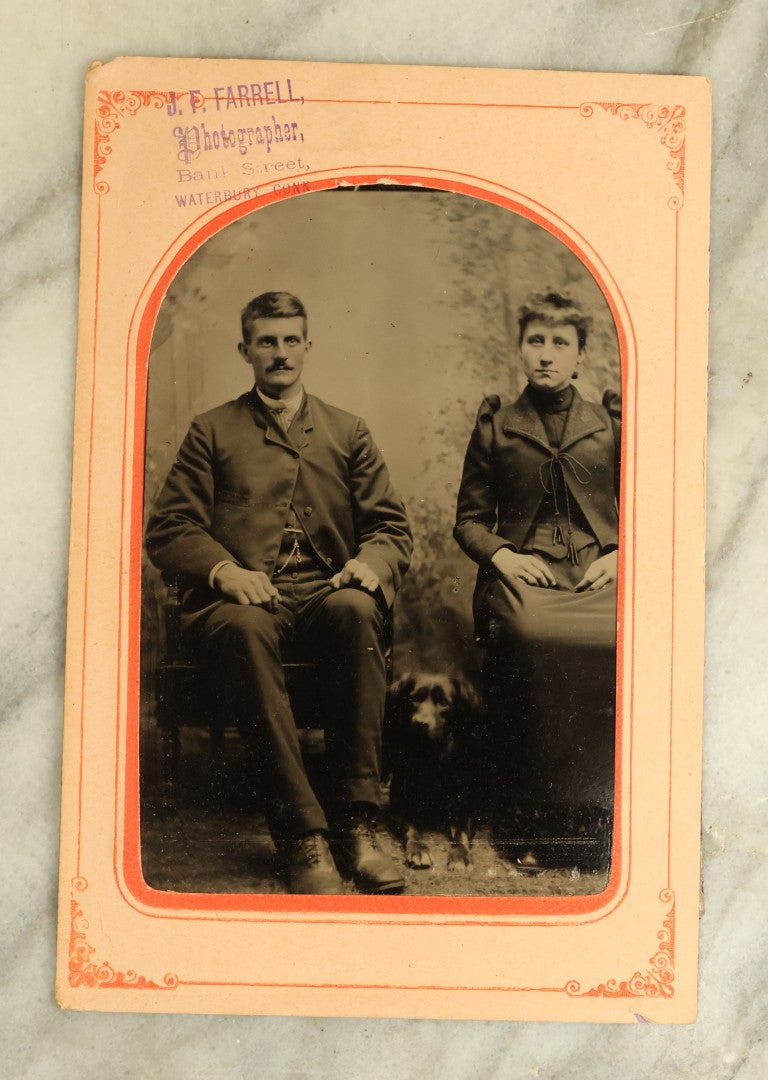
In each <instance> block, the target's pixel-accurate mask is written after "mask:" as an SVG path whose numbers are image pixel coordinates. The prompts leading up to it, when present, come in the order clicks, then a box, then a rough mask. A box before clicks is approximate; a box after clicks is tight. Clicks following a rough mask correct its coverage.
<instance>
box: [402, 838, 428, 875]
mask: <svg viewBox="0 0 768 1080" xmlns="http://www.w3.org/2000/svg"><path fill="white" fill-rule="evenodd" d="M405 865H406V866H410V867H411V869H412V870H429V869H430V868H431V866H432V856H431V854H430V851H429V847H428V845H427V844H425V843H424V841H423V840H409V841H408V843H407V844H406V845H405Z"/></svg>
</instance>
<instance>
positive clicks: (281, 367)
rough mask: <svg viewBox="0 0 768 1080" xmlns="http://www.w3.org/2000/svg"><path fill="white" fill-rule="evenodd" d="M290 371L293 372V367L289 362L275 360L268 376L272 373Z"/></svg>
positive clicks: (268, 369)
mask: <svg viewBox="0 0 768 1080" xmlns="http://www.w3.org/2000/svg"><path fill="white" fill-rule="evenodd" d="M290 370H291V365H290V364H289V363H288V361H287V360H273V361H272V363H271V364H270V365H269V367H268V368H267V374H269V373H270V371H290Z"/></svg>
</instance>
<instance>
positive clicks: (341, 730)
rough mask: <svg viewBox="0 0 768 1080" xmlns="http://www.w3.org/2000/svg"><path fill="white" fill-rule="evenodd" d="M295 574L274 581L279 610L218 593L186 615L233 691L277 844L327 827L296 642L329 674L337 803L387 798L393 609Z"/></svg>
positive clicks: (205, 656) (327, 705) (196, 640)
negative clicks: (296, 685)
mask: <svg viewBox="0 0 768 1080" xmlns="http://www.w3.org/2000/svg"><path fill="white" fill-rule="evenodd" d="M295 577H296V578H298V580H291V578H289V577H287V576H286V579H285V580H283V579H280V580H275V585H276V587H277V588H278V589H279V592H280V601H279V604H278V608H277V611H276V613H274V614H273V613H272V611H270V610H269V608H267V607H264V606H256V605H241V604H238V603H235V602H233V601H229V600H223V599H221V598H219V599H216V600H214V602H213V603H210V604H208V605H204V606H203V607H202V608H200V609H198V610H197V611H196V612H195V613H194V614H189V615H187V616H185V618H184V624H185V626H186V633H187V637H188V640H189V641H190V643H191V644H193V646H194V647H195V649H196V651H198V652H199V653H200V656H201V660H203V662H204V663H206V664H207V665H208V666H209V669H211V670H212V672H213V677H214V678H217V679H219V680H220V681H221V684H222V690H224V689H225V688H226V694H225V695H223V696H226V698H227V699H228V700H229V701H233V702H234V703H235V708H236V709H237V719H238V726H239V727H240V730H241V733H242V735H243V736H244V738H245V740H246V742H247V744H248V745H249V747H250V749H251V750H252V753H253V755H254V760H255V761H256V762H258V766H259V774H260V776H261V778H262V780H263V783H264V786H265V793H266V796H267V814H268V819H269V822H270V828H271V830H272V833H273V839H275V840H276V841H279V840H290V839H292V838H294V837H298V836H300V835H302V834H303V833H306V832H309V831H312V830H315V829H327V828H328V821H327V818H326V814H325V812H324V810H323V808H322V807H321V806H320V804H319V802H318V800H317V798H316V796H315V793H314V791H313V790H312V787H311V785H310V783H309V780H308V778H307V773H306V770H305V767H304V762H303V760H302V756H301V748H300V744H299V738H298V733H297V730H296V723H295V720H294V716H293V712H292V710H291V704H290V701H289V698H288V693H287V690H286V682H285V674H284V670H283V659H284V654H285V653H286V651H287V649H288V648H290V650H291V654H293V653H294V652H296V651H298V652H299V653H300V654H301V656H302V658H304V657H305V658H306V659H308V660H312V661H313V662H315V663H316V664H317V665H318V666H319V669H320V672H321V673H322V683H323V685H324V687H325V693H324V695H323V698H324V701H323V705H324V709H323V722H324V729H325V734H326V746H327V756H328V759H329V769H330V772H331V783H332V786H333V788H334V796H335V798H334V801H335V802H338V803H339V804H340V805H341V806H342V807H343V806H344V805H345V804H349V803H351V802H367V803H373V804H374V805H377V806H378V805H379V802H380V773H381V728H382V722H383V715H384V699H385V694H386V673H385V658H384V652H385V647H384V640H383V638H384V625H385V615H384V613H383V612H382V610H381V608H380V606H379V604H378V603H377V601H376V599H375V598H374V597H373V596H372V595H370V594H369V593H367V592H365V591H363V590H361V589H355V588H343V589H334V588H333V587H332V586H331V585H330V584H329V582H328V579H327V578H321V579H318V578H317V577H313V578H310V579H309V580H307V574H306V572H305V573H304V574H300V575H295ZM302 579H303V580H302ZM211 596H213V594H211ZM211 666H212V668H211Z"/></svg>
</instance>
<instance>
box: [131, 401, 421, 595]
mask: <svg viewBox="0 0 768 1080" xmlns="http://www.w3.org/2000/svg"><path fill="white" fill-rule="evenodd" d="M291 505H293V508H294V510H295V512H296V513H297V515H298V516H299V518H300V520H301V523H302V525H303V527H304V530H305V532H306V535H307V537H308V539H309V542H310V544H311V546H312V548H313V550H314V552H315V555H316V556H317V559H318V560H319V563H322V564H323V565H324V566H325V567H327V571H328V576H329V577H330V576H331V575H333V574H335V573H336V572H338V571H339V570H341V569H342V567H343V566H344V564H345V563H346V562H347V561H348V560H349V559H352V558H358V559H360V560H361V561H362V562H364V563H366V564H367V565H368V566H369V567H370V568H371V569H372V570H373V571H374V572H375V573H376V574H377V575H378V578H379V582H380V585H381V591H382V593H383V596H384V598H385V600H386V602H387V604H388V605H391V603H392V601H393V599H394V595H395V592H396V591H397V588H398V586H399V584H400V581H401V579H402V576H403V574H404V573H405V571H406V569H407V568H408V564H409V561H410V556H411V550H412V539H411V532H410V528H409V526H408V521H407V518H406V515H405V510H404V508H403V504H402V503H401V501H400V500H399V499H398V497H397V496H396V495H395V493H394V491H393V489H392V485H391V483H390V479H389V474H388V472H387V468H386V465H385V464H384V460H383V458H382V456H381V454H380V453H379V451H378V449H377V448H376V446H375V444H374V442H373V440H372V438H371V435H370V432H369V431H368V428H367V427H366V425H365V423H364V421H363V420H361V419H360V418H359V417H356V416H353V415H352V414H351V413H347V412H345V411H343V410H342V409H337V408H335V407H333V406H331V405H327V404H326V403H325V402H324V401H321V400H320V399H319V398H317V397H314V396H313V395H310V394H306V395H305V397H304V401H303V403H302V406H301V408H300V410H299V413H298V414H297V416H296V417H295V419H294V421H293V424H292V426H291V430H290V438H288V437H286V436H284V435H283V434H282V433H281V432H279V431H278V430H277V428H275V427H274V426H273V425H272V424H270V422H269V420H268V418H267V413H266V409H265V407H264V405H263V404H262V402H261V400H260V399H259V397H258V395H257V394H256V393H255V390H251V391H250V392H249V393H246V394H243V395H242V396H241V397H239V398H237V399H236V400H235V401H230V402H227V403H226V404H224V405H221V406H219V407H218V408H216V409H212V410H211V411H210V412H206V413H204V414H202V415H201V416H198V417H196V418H195V420H194V421H193V423H192V426H191V427H190V430H189V432H188V434H187V436H186V438H185V439H184V442H183V443H182V446H181V448H180V450H179V454H178V457H177V460H176V463H175V465H174V466H173V468H172V469H171V471H170V473H169V475H168V479H167V480H166V482H165V486H164V488H163V490H162V492H161V494H160V497H159V499H158V501H157V503H156V505H155V508H154V511H153V513H152V515H151V517H150V520H149V522H148V526H147V537H146V542H147V552H148V554H149V556H150V558H151V559H152V561H153V562H154V563H155V565H156V566H158V567H159V568H160V569H161V570H163V571H166V572H168V573H172V574H181V575H183V576H184V577H185V578H186V579H187V580H188V582H189V584H197V585H203V584H205V583H206V582H207V580H208V576H209V574H210V572H211V570H212V568H213V567H214V566H216V564H217V563H220V562H222V561H224V560H231V561H233V562H235V563H237V564H238V565H240V566H243V567H245V568H247V569H249V570H262V571H263V572H264V573H265V574H267V575H268V576H269V577H271V576H272V574H273V572H274V570H275V562H276V559H277V555H278V552H279V550H280V543H281V539H282V535H283V528H284V526H285V523H286V519H287V517H288V512H289V508H290V506H291Z"/></svg>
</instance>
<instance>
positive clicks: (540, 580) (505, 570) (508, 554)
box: [491, 547, 557, 589]
mask: <svg viewBox="0 0 768 1080" xmlns="http://www.w3.org/2000/svg"><path fill="white" fill-rule="evenodd" d="M491 562H492V563H493V565H494V566H495V567H496V569H497V570H498V571H499V573H500V574H501V576H502V578H503V579H504V581H507V582H514V581H523V582H525V584H526V585H538V586H541V588H543V589H547V588H549V587H550V586H552V587H554V586H556V585H557V582H556V581H555V578H554V576H553V574H552V571H551V570H550V569H549V567H548V566H547V564H546V563H545V562H544V561H543V560H542V559H539V558H537V557H536V556H535V555H522V554H520V553H519V552H517V551H513V550H512V548H508V547H503V548H499V550H498V551H496V552H494V554H493V555H492V556H491Z"/></svg>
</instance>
